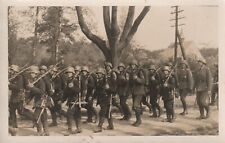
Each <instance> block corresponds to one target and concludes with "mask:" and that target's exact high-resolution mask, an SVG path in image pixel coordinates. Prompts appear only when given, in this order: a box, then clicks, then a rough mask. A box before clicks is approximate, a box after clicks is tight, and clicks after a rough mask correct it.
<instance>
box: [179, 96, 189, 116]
mask: <svg viewBox="0 0 225 143" xmlns="http://www.w3.org/2000/svg"><path fill="white" fill-rule="evenodd" d="M181 102H182V105H183V112H182V113H180V115H183V116H184V115H186V114H188V111H187V103H186V101H185V100H184V99H183V100H181Z"/></svg>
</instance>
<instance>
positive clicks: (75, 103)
mask: <svg viewBox="0 0 225 143" xmlns="http://www.w3.org/2000/svg"><path fill="white" fill-rule="evenodd" d="M65 74H66V75H67V80H66V84H65V85H66V87H65V89H64V95H63V100H62V102H64V101H66V100H67V103H66V105H67V106H68V110H67V121H68V132H69V134H77V133H81V132H82V130H81V108H80V106H79V100H80V98H81V97H80V95H79V92H80V76H79V75H78V72H77V73H75V70H74V68H73V67H70V66H69V67H68V68H67V70H66V71H65ZM73 120H75V124H76V128H77V129H76V130H75V131H72V122H73Z"/></svg>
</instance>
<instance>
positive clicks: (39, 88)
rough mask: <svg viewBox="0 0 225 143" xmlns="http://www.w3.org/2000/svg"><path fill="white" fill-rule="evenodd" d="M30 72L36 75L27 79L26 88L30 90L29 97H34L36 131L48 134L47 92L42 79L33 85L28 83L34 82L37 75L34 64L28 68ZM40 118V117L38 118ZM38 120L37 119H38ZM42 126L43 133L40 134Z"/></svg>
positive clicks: (36, 68)
mask: <svg viewBox="0 0 225 143" xmlns="http://www.w3.org/2000/svg"><path fill="white" fill-rule="evenodd" d="M30 73H31V74H32V73H34V74H36V77H31V78H30V79H28V86H27V88H28V89H29V90H30V97H31V98H34V108H35V110H34V121H35V122H36V126H37V132H38V134H39V135H46V136H47V135H49V133H48V123H47V109H46V108H47V106H48V105H47V94H46V85H45V82H44V80H43V79H40V80H38V81H37V82H36V83H34V85H30V83H32V82H34V81H35V80H36V79H37V78H38V77H37V74H39V69H38V67H36V66H33V67H31V68H30ZM39 118H40V119H39ZM38 120H39V121H38ZM42 127H43V129H44V134H42Z"/></svg>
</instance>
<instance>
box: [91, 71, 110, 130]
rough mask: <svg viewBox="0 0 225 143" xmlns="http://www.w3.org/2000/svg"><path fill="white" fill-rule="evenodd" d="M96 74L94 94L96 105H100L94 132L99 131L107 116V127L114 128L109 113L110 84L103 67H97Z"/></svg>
mask: <svg viewBox="0 0 225 143" xmlns="http://www.w3.org/2000/svg"><path fill="white" fill-rule="evenodd" d="M97 74H98V78H97V85H96V95H97V105H100V111H99V123H98V126H97V129H96V130H94V132H101V131H102V126H103V124H104V120H105V118H107V120H108V124H109V125H108V127H107V129H109V130H112V129H114V126H113V119H112V113H111V106H112V94H111V91H110V86H109V83H108V80H107V77H106V76H105V72H104V69H102V68H99V69H98V70H97ZM99 74H100V75H99ZM100 76H101V77H100Z"/></svg>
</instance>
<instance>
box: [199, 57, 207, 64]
mask: <svg viewBox="0 0 225 143" xmlns="http://www.w3.org/2000/svg"><path fill="white" fill-rule="evenodd" d="M198 62H201V63H203V64H206V61H205V59H203V58H198Z"/></svg>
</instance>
